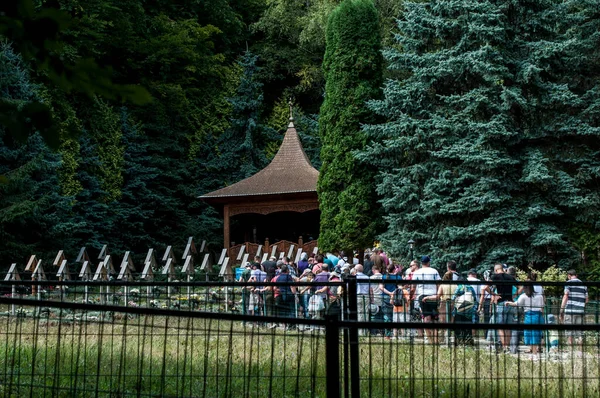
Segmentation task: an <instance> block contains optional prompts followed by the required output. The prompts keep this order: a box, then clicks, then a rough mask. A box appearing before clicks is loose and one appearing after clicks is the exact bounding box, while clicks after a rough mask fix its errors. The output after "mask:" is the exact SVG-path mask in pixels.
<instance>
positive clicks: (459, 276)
mask: <svg viewBox="0 0 600 398" xmlns="http://www.w3.org/2000/svg"><path fill="white" fill-rule="evenodd" d="M452 273H453V274H454V275H456V279H454V278H452V280H454V281H460V282H464V281H466V279H465V277H464V276H462V275H461V274H459V273H458V272H452Z"/></svg>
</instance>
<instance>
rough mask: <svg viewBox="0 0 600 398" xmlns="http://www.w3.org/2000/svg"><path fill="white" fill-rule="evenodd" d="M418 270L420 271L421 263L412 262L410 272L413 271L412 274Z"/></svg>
mask: <svg viewBox="0 0 600 398" xmlns="http://www.w3.org/2000/svg"><path fill="white" fill-rule="evenodd" d="M418 269H419V262H418V261H417V260H412V261H411V262H410V270H411V272H415V271H416V270H418Z"/></svg>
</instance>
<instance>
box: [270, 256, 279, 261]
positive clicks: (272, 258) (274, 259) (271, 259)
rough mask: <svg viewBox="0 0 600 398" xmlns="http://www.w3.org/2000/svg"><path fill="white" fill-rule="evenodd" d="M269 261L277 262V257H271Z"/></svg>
mask: <svg viewBox="0 0 600 398" xmlns="http://www.w3.org/2000/svg"><path fill="white" fill-rule="evenodd" d="M269 261H277V257H275V256H271V257H269Z"/></svg>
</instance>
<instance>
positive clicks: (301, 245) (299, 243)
mask: <svg viewBox="0 0 600 398" xmlns="http://www.w3.org/2000/svg"><path fill="white" fill-rule="evenodd" d="M303 246H304V240H303V239H302V235H300V236H299V237H298V247H299V248H300V249H303ZM302 251H304V250H302Z"/></svg>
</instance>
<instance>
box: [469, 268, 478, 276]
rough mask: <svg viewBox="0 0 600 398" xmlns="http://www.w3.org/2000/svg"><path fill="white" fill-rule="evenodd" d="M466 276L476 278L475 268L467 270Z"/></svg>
mask: <svg viewBox="0 0 600 398" xmlns="http://www.w3.org/2000/svg"><path fill="white" fill-rule="evenodd" d="M468 276H469V277H471V278H477V270H476V269H475V268H471V269H470V270H469V273H468Z"/></svg>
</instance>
